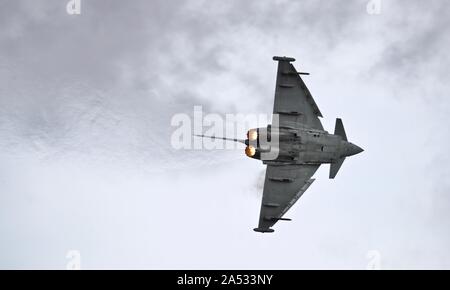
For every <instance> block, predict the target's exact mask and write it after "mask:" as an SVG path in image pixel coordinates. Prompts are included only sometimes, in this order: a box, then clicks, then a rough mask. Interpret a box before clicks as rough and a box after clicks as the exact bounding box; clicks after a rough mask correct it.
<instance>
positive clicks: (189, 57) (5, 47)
mask: <svg viewBox="0 0 450 290" xmlns="http://www.w3.org/2000/svg"><path fill="white" fill-rule="evenodd" d="M344 2H345V3H344ZM66 3H67V1H61V0H58V1H56V0H45V1H44V0H36V1H26V0H20V1H8V0H0V148H1V151H0V268H57V269H63V268H65V266H66V263H67V262H68V260H67V259H66V253H67V252H68V251H69V250H73V249H75V250H78V251H80V253H81V266H82V268H150V269H153V268H165V269H166V268H167V269H172V268H214V269H220V268H280V269H297V268H300V269H302V268H356V269H364V268H365V267H366V265H367V264H368V262H369V259H368V258H367V253H368V251H371V250H376V251H378V253H379V254H380V258H381V267H384V268H450V247H449V245H450V214H449V213H450V182H449V179H448V176H449V173H450V172H449V168H450V166H449V163H450V158H449V154H448V144H449V141H450V133H449V130H448V124H449V121H450V117H449V116H450V101H449V100H450V99H449V93H450V82H448V79H449V77H450V70H449V67H450V59H449V55H448V53H447V50H448V47H449V46H450V39H449V38H450V31H449V27H450V25H449V21H450V8H449V7H448V3H447V1H444V0H433V1H426V2H425V1H402V0H390V1H387V0H381V4H382V7H381V13H380V14H378V15H369V14H368V13H367V10H366V5H367V3H368V1H365V0H354V1H337V0H332V1H330V0H327V1H312V0H310V1H309V0H307V1H282V0H276V1H268V0H264V1H216V0H212V1H211V0H208V1H197V0H195V1H194V0H187V1H131V2H130V3H125V2H124V1H118V0H117V1H115V0H108V1H106V0H81V4H82V6H81V14H80V15H68V14H67V13H66ZM273 55H288V56H293V57H295V58H296V59H297V61H296V62H295V63H294V65H295V66H296V67H297V68H298V69H299V70H303V71H308V72H310V73H311V76H309V77H306V78H305V82H306V83H307V85H308V87H309V89H310V91H311V92H312V94H313V96H314V97H315V100H316V102H317V104H318V105H319V107H320V109H321V112H322V113H323V115H324V119H323V120H322V122H323V124H324V127H325V128H326V129H328V131H332V130H333V127H334V120H335V118H336V117H341V118H342V119H343V121H344V125H345V127H346V130H347V135H348V137H349V139H350V141H354V142H355V143H356V144H358V145H361V147H363V148H364V149H365V152H364V153H363V154H360V155H358V156H355V157H353V158H349V159H348V160H347V161H346V162H345V164H344V165H343V167H342V169H341V171H340V172H339V174H338V176H337V178H336V179H335V180H329V179H328V170H329V167H328V166H322V167H321V168H320V169H319V170H318V172H317V173H316V174H315V177H316V178H317V180H316V182H315V183H314V184H313V185H312V186H311V187H310V189H309V190H308V192H307V193H306V194H305V195H304V196H303V197H302V198H301V200H300V201H299V202H298V203H297V204H296V205H295V206H294V207H293V208H292V210H291V211H290V212H289V213H288V216H289V217H290V218H292V219H293V221H292V222H290V223H279V224H277V225H276V227H275V230H276V231H275V233H274V234H272V235H261V234H258V233H255V232H253V231H252V228H253V227H255V226H256V225H257V221H258V216H259V208H260V198H261V193H260V190H261V188H260V187H261V185H260V180H261V174H262V173H263V170H264V166H263V165H262V164H261V163H259V162H257V161H255V160H250V159H248V158H246V157H245V155H244V153H243V151H242V150H226V151H214V152H205V151H192V150H181V151H176V150H174V149H172V148H171V146H170V135H171V133H172V132H173V130H174V127H171V126H170V119H171V118H172V116H173V115H174V114H176V113H186V114H190V115H191V114H192V112H193V106H194V105H201V106H203V110H204V111H205V113H219V114H226V113H258V114H259V113H263V114H264V113H265V114H269V113H270V112H271V110H272V105H273V92H274V85H275V72H276V63H275V62H273V61H272V60H271V58H272V56H273ZM244 133H245V132H242V134H244Z"/></svg>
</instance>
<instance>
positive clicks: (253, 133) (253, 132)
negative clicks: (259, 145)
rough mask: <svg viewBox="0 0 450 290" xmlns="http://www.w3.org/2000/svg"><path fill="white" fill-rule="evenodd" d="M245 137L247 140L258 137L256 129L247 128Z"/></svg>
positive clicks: (253, 139)
mask: <svg viewBox="0 0 450 290" xmlns="http://www.w3.org/2000/svg"><path fill="white" fill-rule="evenodd" d="M247 138H248V140H249V141H255V140H256V139H258V132H257V131H256V130H249V131H248V132H247Z"/></svg>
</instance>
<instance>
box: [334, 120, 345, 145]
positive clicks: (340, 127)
mask: <svg viewBox="0 0 450 290" xmlns="http://www.w3.org/2000/svg"><path fill="white" fill-rule="evenodd" d="M334 135H338V136H341V137H342V140H344V141H347V135H346V134H345V130H344V124H343V123H342V120H341V119H339V118H337V119H336V126H335V127H334Z"/></svg>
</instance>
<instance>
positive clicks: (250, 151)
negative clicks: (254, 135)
mask: <svg viewBox="0 0 450 290" xmlns="http://www.w3.org/2000/svg"><path fill="white" fill-rule="evenodd" d="M255 153H256V149H255V147H253V146H247V148H245V155H247V156H248V157H253V156H254V155H255Z"/></svg>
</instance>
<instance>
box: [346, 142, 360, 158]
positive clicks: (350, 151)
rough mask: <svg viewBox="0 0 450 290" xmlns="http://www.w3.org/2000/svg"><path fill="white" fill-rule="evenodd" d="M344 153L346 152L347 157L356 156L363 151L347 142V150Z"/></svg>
mask: <svg viewBox="0 0 450 290" xmlns="http://www.w3.org/2000/svg"><path fill="white" fill-rule="evenodd" d="M346 151H347V152H346V153H347V154H346V155H347V156H353V155H356V154H358V153H361V152H363V151H364V150H363V149H362V148H361V147H359V146H356V145H355V144H353V143H350V142H349V143H348V144H347V150H346Z"/></svg>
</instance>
